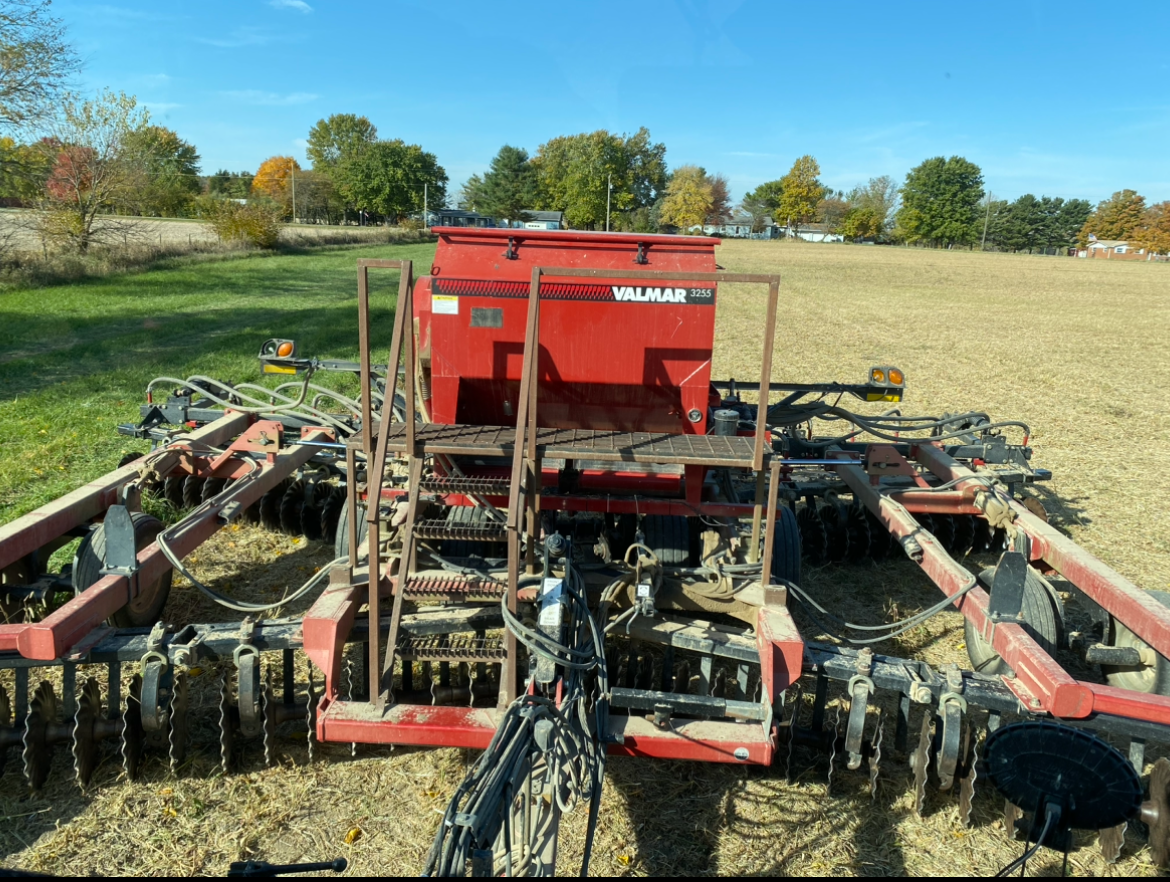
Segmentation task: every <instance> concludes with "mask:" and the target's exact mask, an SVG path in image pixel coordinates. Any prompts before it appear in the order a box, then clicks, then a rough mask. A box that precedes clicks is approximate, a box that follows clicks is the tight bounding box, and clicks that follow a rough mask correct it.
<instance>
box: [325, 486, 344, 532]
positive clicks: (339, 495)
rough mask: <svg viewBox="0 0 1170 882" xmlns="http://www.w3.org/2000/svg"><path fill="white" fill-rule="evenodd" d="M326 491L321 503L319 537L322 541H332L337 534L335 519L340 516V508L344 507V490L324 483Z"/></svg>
mask: <svg viewBox="0 0 1170 882" xmlns="http://www.w3.org/2000/svg"><path fill="white" fill-rule="evenodd" d="M326 493H327V495H326V497H325V499H324V501H323V502H322V503H321V539H322V541H324V542H333V541H334V539H335V538H336V536H337V520H338V518H340V517H341V510H342V509H343V508H345V490H344V489H343V488H341V487H337V486H334V485H326Z"/></svg>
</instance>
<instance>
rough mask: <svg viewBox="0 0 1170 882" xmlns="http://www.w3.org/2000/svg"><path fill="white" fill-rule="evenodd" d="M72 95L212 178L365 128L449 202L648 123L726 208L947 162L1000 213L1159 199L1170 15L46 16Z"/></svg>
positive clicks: (543, 7)
mask: <svg viewBox="0 0 1170 882" xmlns="http://www.w3.org/2000/svg"><path fill="white" fill-rule="evenodd" d="M53 8H54V10H55V11H56V14H58V15H59V16H61V17H62V18H63V19H64V20H65V22H66V24H67V26H68V29H69V33H70V35H71V37H72V38H73V40H74V42H75V44H76V45H77V48H78V50H79V51H80V53H81V55H82V57H83V58H84V61H85V70H84V72H83V75H82V85H83V87H84V88H85V89H87V90H96V89H99V88H102V87H110V88H113V89H118V90H123V91H126V92H129V93H132V94H135V95H137V96H138V98H139V100H140V101H142V102H144V103H146V104H147V105H148V106H149V107H150V108H151V111H152V114H153V116H154V118H155V120H156V121H157V122H160V123H162V124H163V125H166V126H169V127H170V128H173V129H175V130H176V131H177V132H178V133H179V134H180V135H181V136H182V137H183V138H185V139H186V140H188V141H191V142H192V143H194V144H195V145H196V147H197V148H198V149H199V152H200V154H201V155H202V157H203V169H204V171H205V172H212V171H214V170H216V169H218V168H228V169H232V170H251V171H255V169H256V168H257V167H258V166H259V164H260V163H261V162H262V161H263V160H264V159H265V158H267V157H269V156H272V155H276V154H286V155H287V154H289V153H292V154H293V155H295V156H297V158H298V160H299V161H300V162H301V163H302V164H306V163H305V157H304V138H305V136H306V134H307V133H308V130H309V128H310V127H311V126H312V125H313V123H315V122H316V121H317V120H318V119H320V118H322V117H325V116H328V115H329V114H331V113H339V112H352V113H358V114H364V115H366V116H368V117H369V118H370V119H371V120H372V121H373V122H374V124H375V125H377V127H378V132H379V134H380V135H381V136H382V137H385V138H394V137H397V138H403V139H404V140H406V141H408V142H410V143H418V144H421V145H422V146H423V147H424V148H425V149H427V150H430V151H432V152H434V153H435V154H436V155H437V156H438V159H439V162H440V163H441V164H442V165H443V166H444V167H445V168H446V169H447V173H448V175H449V176H450V178H451V182H452V191H453V192H454V191H456V190H457V188H458V185H459V184H460V183H461V182H462V181H464V180H465V179H466V178H467V177H468V176H469V175H471V174H473V173H475V172H479V171H483V170H484V169H485V168H486V167H487V165H488V163H489V162H490V161H491V158H492V156H493V155H494V154H495V152H496V151H497V150H498V149H499V148H500V146H501V145H503V144H506V143H507V144H514V145H516V146H521V147H525V148H527V149H528V150H529V152H533V153H535V151H536V148H537V146H538V145H539V144H540V143H541V142H543V141H545V140H547V139H548V138H550V137H554V136H556V135H562V134H572V133H575V132H583V131H593V130H595V129H599V128H606V129H609V130H611V131H616V132H634V131H636V130H637V129H638V127H639V126H643V125H644V126H646V127H648V128H649V129H650V133H651V135H652V136H653V137H654V139H655V140H656V141H662V142H664V143H665V144H666V147H667V161H668V163H669V164H670V165H671V166H672V167H673V166H678V165H684V164H697V165H702V166H703V167H705V168H706V169H707V170H708V171H709V172H722V173H724V174H726V175H727V176H728V178H729V179H730V181H731V185H732V190H733V194H734V195H735V196H736V197H737V198H738V197H739V196H741V195H742V194H743V193H744V192H746V191H747V190H750V189H751V188H752V187H754V186H756V185H757V184H759V183H762V182H763V181H766V180H771V179H774V178H778V177H780V176H782V175H783V174H784V173H785V172H786V171H787V170H788V168H789V167H790V166H791V165H792V162H793V160H794V159H796V158H797V157H798V156H800V155H801V154H804V153H811V154H812V155H814V156H815V157H816V158H817V160H818V161H819V162H820V165H821V170H822V175H821V177H822V179H823V180H824V181H825V183H827V184H829V185H831V186H833V187H835V188H842V189H848V188H850V187H852V186H853V185H855V184H857V183H859V182H862V181H864V180H866V179H867V178H869V177H872V176H875V175H882V174H888V175H891V176H893V177H894V178H895V179H896V180H898V181H901V180H902V179H903V178H904V176H905V174H906V172H907V171H908V170H909V169H910V168H912V167H913V166H914V165H917V164H918V163H919V162H921V161H922V160H923V159H926V158H928V157H931V156H937V155H948V156H949V155H952V154H959V155H962V156H965V157H966V158H968V159H970V160H971V161H973V162H975V163H977V164H978V165H980V166H981V167H982V168H983V172H984V179H985V181H986V185H987V186H988V188H989V189H991V190H992V191H993V192H994V193H995V194H996V196H999V197H1006V198H1014V197H1016V196H1019V195H1021V194H1023V193H1027V192H1031V193H1034V194H1036V195H1042V194H1043V195H1051V196H1064V197H1083V198H1088V199H1091V200H1093V201H1097V200H1100V199H1103V198H1106V197H1107V196H1108V195H1109V194H1110V193H1112V192H1113V191H1115V190H1120V189H1123V188H1127V187H1128V188H1132V189H1135V190H1137V191H1138V192H1140V193H1142V194H1143V195H1145V196H1146V198H1147V201H1149V202H1156V201H1161V200H1164V199H1170V137H1168V136H1170V98H1168V97H1167V90H1166V84H1167V82H1168V81H1170V48H1168V45H1170V44H1168V43H1167V35H1168V34H1170V3H1167V2H1164V0H1158V2H1151V3H1148V4H1143V3H1140V2H1139V3H1136V4H1128V5H1126V6H1124V7H1110V6H1108V5H1102V4H1085V5H1084V6H1083V8H1076V7H1074V6H1072V5H1071V4H1068V3H1055V2H1054V3H1047V2H1039V0H1015V2H1010V3H1001V2H980V3H929V4H928V3H918V4H911V3H905V4H897V3H876V2H872V0H870V2H864V3H851V2H840V0H838V2H819V3H810V2H804V3H787V2H784V3H782V2H760V0H741V2H710V3H708V2H700V0H674V2H669V0H662V2H638V0H626V2H599V0H595V2H591V3H588V4H580V5H570V4H563V3H548V2H544V3H528V2H520V0H508V2H499V3H465V2H459V0H445V2H442V3H415V2H405V0H384V2H357V0H353V2H342V0H231V2H221V0H199V2H189V0H188V2H174V0H154V2H147V0H121V2H117V3H111V4H100V3H92V2H77V0H56V2H55V3H54V5H53Z"/></svg>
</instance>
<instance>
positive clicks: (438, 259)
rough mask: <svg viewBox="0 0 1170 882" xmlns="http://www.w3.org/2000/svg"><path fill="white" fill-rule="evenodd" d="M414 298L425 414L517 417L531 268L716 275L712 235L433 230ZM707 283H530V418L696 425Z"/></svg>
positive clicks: (561, 424)
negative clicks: (535, 348) (535, 306)
mask: <svg viewBox="0 0 1170 882" xmlns="http://www.w3.org/2000/svg"><path fill="white" fill-rule="evenodd" d="M435 232H436V233H438V235H439V245H438V249H437V251H436V253H435V262H434V264H433V265H432V266H431V272H430V275H427V276H423V277H421V278H420V279H419V280H418V282H417V283H416V286H415V297H414V304H415V306H414V309H415V321H416V328H417V333H418V339H419V357H420V359H421V362H422V369H423V381H424V384H423V388H424V390H427V392H428V393H429V397H428V398H427V407H428V410H429V413H430V416H431V419H432V421H434V422H436V423H460V424H471V425H491V426H504V425H515V422H516V420H515V413H516V409H517V407H516V399H517V395H518V393H519V388H520V369H521V364H522V361H523V354H524V327H525V322H526V317H527V301H528V291H529V285H530V282H531V278H532V268H533V267H536V266H540V267H572V268H578V267H579V268H582V269H594V270H597V269H614V270H659V271H666V272H670V271H676V272H680V273H694V272H715V270H716V266H715V246H716V245H718V244H719V240H718V239H709V238H705V237H700V236H664V235H653V234H632V233H590V232H581V231H576V230H508V229H476V228H458V227H438V228H436V229H435ZM714 338H715V284H714V283H713V282H711V283H707V282H703V283H695V282H678V283H677V284H674V285H671V284H670V282H669V280H667V281H665V282H657V281H656V282H655V283H654V284H653V285H652V286H650V285H647V284H646V283H641V282H632V281H631V280H628V279H625V280H623V279H608V280H607V279H604V278H590V279H579V278H576V279H574V278H559V279H558V278H557V277H555V276H547V275H546V276H545V277H544V278H543V279H542V281H541V306H540V365H539V371H540V398H539V405H538V413H539V422H540V424H541V425H542V426H547V427H550V428H566V429H574V428H588V429H616V430H622V431H662V432H684V433H704V432H705V431H706V428H707V404H708V391H709V388H710V386H709V384H710V378H711V348H712V344H713V342H714Z"/></svg>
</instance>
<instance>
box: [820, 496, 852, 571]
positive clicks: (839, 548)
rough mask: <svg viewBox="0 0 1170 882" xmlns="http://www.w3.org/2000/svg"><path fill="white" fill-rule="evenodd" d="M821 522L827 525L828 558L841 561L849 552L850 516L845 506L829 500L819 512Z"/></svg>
mask: <svg viewBox="0 0 1170 882" xmlns="http://www.w3.org/2000/svg"><path fill="white" fill-rule="evenodd" d="M818 514H820V516H821V523H823V524H824V525H825V539H826V548H827V551H826V554H825V556H826V558H827V559H828V560H831V561H841V560H844V559H845V556H846V555H847V554H849V516H848V509H846V508H845V506H843V505H841V504H839V503H836V502H829V503H826V504H825V505H822V506H821V507H820V510H819V512H818Z"/></svg>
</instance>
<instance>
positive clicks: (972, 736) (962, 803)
mask: <svg viewBox="0 0 1170 882" xmlns="http://www.w3.org/2000/svg"><path fill="white" fill-rule="evenodd" d="M962 757H963V758H962V761H961V762H960V764H959V824H960V825H961V826H963V827H970V826H971V803H972V802H973V801H974V799H975V779H976V778H977V777H978V767H979V736H978V734H976V733H975V732H974V731H973V730H972V728H971V724H970V723H968V724H967V726H966V728H965V729H964V730H963V751H962Z"/></svg>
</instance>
